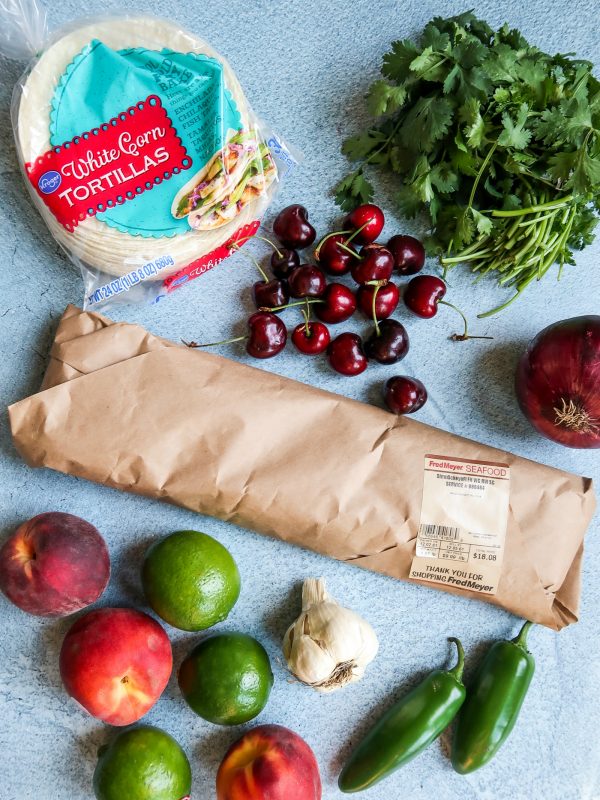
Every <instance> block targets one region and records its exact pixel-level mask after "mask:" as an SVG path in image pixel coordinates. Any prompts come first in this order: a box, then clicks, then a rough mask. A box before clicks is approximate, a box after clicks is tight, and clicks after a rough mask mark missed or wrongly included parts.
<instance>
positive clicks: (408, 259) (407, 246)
mask: <svg viewBox="0 0 600 800" xmlns="http://www.w3.org/2000/svg"><path fill="white" fill-rule="evenodd" d="M386 247H387V249H388V250H389V251H390V253H391V254H392V257H393V259H394V267H395V269H397V270H398V272H399V273H400V275H415V274H416V273H417V272H420V271H421V270H422V269H423V264H424V263H425V248H424V247H423V245H422V244H421V242H420V241H419V240H418V239H415V237H414V236H407V235H400V234H398V235H397V236H392V238H391V239H390V240H389V242H388V243H387V244H386Z"/></svg>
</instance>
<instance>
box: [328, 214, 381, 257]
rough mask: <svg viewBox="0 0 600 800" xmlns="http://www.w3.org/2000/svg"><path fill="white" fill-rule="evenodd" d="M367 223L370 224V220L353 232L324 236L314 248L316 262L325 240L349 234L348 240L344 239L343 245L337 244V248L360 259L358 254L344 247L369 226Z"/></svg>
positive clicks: (341, 243) (340, 232)
mask: <svg viewBox="0 0 600 800" xmlns="http://www.w3.org/2000/svg"><path fill="white" fill-rule="evenodd" d="M369 222H371V220H370V219H368V220H367V221H366V222H365V223H364V225H361V226H360V228H357V229H356V230H355V231H334V232H333V233H328V234H327V236H324V237H323V238H322V239H321V241H320V242H319V244H318V245H317V246H316V247H315V258H316V259H317V261H318V260H319V253H320V252H321V248H322V247H323V245H324V244H325V242H326V241H327V239H331V237H332V236H346V235H347V234H350V235H349V236H348V238H347V239H346V242H345V243H343V242H338V247H341V248H342V249H343V250H346V251H347V252H348V253H350V254H351V255H353V256H355V257H356V258H358V259H360V256H359V255H358V253H356V252H355V251H354V250H351V249H350V248H349V247H346V245H347V244H350V242H351V241H352V239H354V237H355V236H358V234H359V233H360V232H361V231H362V230H363V229H364V228H366V227H367V225H368V224H369Z"/></svg>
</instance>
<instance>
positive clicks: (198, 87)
mask: <svg viewBox="0 0 600 800" xmlns="http://www.w3.org/2000/svg"><path fill="white" fill-rule="evenodd" d="M151 95H157V96H158V97H159V98H160V101H161V104H162V107H163V108H164V110H165V112H166V115H167V118H168V120H169V121H170V123H171V127H172V129H173V130H174V133H175V135H176V137H177V140H178V144H180V145H181V147H182V148H183V149H184V150H185V151H186V153H187V156H188V158H187V159H185V161H184V162H183V164H182V167H178V168H176V169H174V170H173V172H172V173H169V174H168V175H165V178H167V177H168V179H165V180H163V181H162V182H159V181H158V180H156V182H155V184H153V185H152V191H144V192H143V193H140V194H139V195H138V196H136V197H134V199H133V200H132V201H131V202H125V203H122V204H114V206H113V207H111V208H106V209H105V210H103V211H101V212H98V213H97V214H96V217H97V218H98V219H99V220H102V221H103V222H105V223H106V224H107V225H110V226H112V227H115V228H118V229H119V230H121V231H124V232H127V233H130V234H132V235H138V236H149V237H162V236H175V235H177V234H182V233H186V232H189V230H190V226H189V224H188V221H187V219H186V218H185V217H181V218H176V217H175V216H174V215H173V213H172V205H173V202H174V198H175V197H176V195H177V193H178V192H179V191H180V190H181V188H182V187H183V186H184V185H185V184H186V183H187V182H188V181H189V180H190V178H191V177H192V176H193V175H194V174H195V173H197V172H198V171H199V170H201V169H202V168H203V167H204V166H205V165H206V164H207V163H208V162H209V160H210V159H211V158H213V157H214V156H215V154H216V153H217V152H218V151H220V150H221V149H222V148H223V147H224V145H225V144H226V142H227V141H228V140H229V139H230V138H231V137H232V136H234V134H236V133H237V132H238V131H240V129H241V127H242V121H241V117H240V113H239V111H238V109H237V106H236V104H235V102H234V100H233V98H232V96H231V94H230V92H229V91H228V90H227V88H226V86H225V83H224V76H223V66H222V64H221V63H220V62H219V61H218V60H217V59H214V58H210V57H209V56H205V55H198V54H195V53H178V52H174V51H171V50H162V51H161V52H158V51H155V50H146V49H143V48H133V49H127V50H119V51H115V50H112V49H111V48H110V47H107V46H106V45H105V44H103V43H102V42H100V41H97V40H95V41H92V42H90V44H89V45H87V46H86V47H85V48H84V49H83V50H82V51H81V53H80V54H79V55H78V56H77V57H76V58H75V59H74V60H73V61H72V62H71V64H70V65H69V68H68V69H67V71H66V72H65V73H64V75H63V76H62V78H61V80H60V82H59V84H58V87H57V89H56V91H55V93H54V98H53V101H52V112H51V119H50V141H51V144H52V145H53V146H60V145H62V144H63V143H64V142H69V141H71V140H73V139H75V138H77V137H80V136H81V135H82V133H83V132H84V131H93V130H94V129H96V128H100V127H101V126H103V125H104V126H106V123H108V122H109V120H112V119H114V118H118V115H119V114H121V113H122V112H123V110H124V109H126V108H128V107H135V106H136V105H138V104H140V105H141V102H142V101H145V100H146V99H147V98H148V97H149V96H151ZM165 144H167V143H165ZM167 146H168V144H167ZM101 157H102V154H99V156H98V157H96V161H98V160H99V159H101ZM148 158H150V159H151V161H150V162H147V163H149V164H150V167H149V168H151V167H155V166H156V164H154V163H151V162H152V158H153V157H152V155H149V156H148ZM154 160H156V159H154ZM49 174H50V173H46V175H45V178H44V180H45V183H44V184H43V186H41V187H40V190H41V191H46V188H45V187H46V186H51V180H50V178H49V177H48V175H49ZM51 177H52V176H51ZM98 177H101V173H100V172H99V173H98Z"/></svg>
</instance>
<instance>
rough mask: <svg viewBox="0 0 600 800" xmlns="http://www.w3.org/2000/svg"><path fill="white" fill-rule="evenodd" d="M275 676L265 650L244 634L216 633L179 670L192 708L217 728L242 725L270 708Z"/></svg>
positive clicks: (181, 687)
mask: <svg viewBox="0 0 600 800" xmlns="http://www.w3.org/2000/svg"><path fill="white" fill-rule="evenodd" d="M272 686H273V673H272V671H271V663H270V661H269V656H268V655H267V652H266V650H265V648H264V647H263V646H262V644H261V643H260V642H257V641H256V639H253V638H252V636H247V635H246V634H245V633H217V634H215V635H214V636H210V637H209V638H208V639H205V640H204V641H203V642H200V644H199V645H198V646H197V647H195V648H194V649H193V650H192V652H191V653H190V654H189V655H188V656H187V658H186V659H185V660H184V662H183V664H182V665H181V667H180V669H179V688H180V689H181V692H182V694H183V696H184V697H185V699H186V700H187V702H188V704H189V705H190V706H191V708H192V709H193V710H194V711H195V712H196V714H198V715H199V716H201V717H203V718H204V719H206V720H208V721H209V722H215V723H217V725H240V724H241V723H242V722H248V720H251V719H254V717H256V716H257V715H258V714H260V712H261V711H262V710H263V708H264V707H265V706H266V704H267V700H268V699H269V694H270V692H271V687H272Z"/></svg>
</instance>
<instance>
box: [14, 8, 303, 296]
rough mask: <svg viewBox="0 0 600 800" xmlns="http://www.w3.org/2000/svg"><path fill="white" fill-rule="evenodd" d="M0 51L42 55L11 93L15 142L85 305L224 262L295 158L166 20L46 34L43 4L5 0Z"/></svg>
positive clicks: (178, 280) (112, 20) (235, 87)
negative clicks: (77, 276)
mask: <svg viewBox="0 0 600 800" xmlns="http://www.w3.org/2000/svg"><path fill="white" fill-rule="evenodd" d="M0 52H1V53H3V54H5V55H7V56H9V57H12V58H24V59H27V58H29V59H33V60H31V62H30V63H29V65H28V67H27V69H26V71H25V74H24V75H23V77H22V79H21V81H20V82H19V84H18V85H17V86H16V88H15V93H14V99H13V128H14V133H15V141H16V146H17V152H18V156H19V161H20V163H21V165H22V167H23V173H24V176H25V181H26V183H27V185H28V187H29V189H30V192H31V196H32V198H33V201H34V203H35V205H36V206H37V208H38V209H39V211H40V213H41V215H42V217H43V218H44V220H45V222H46V224H47V226H48V228H49V230H50V232H51V233H52V235H53V236H54V238H55V239H56V241H57V242H58V243H59V244H60V245H61V246H62V247H63V249H64V250H65V251H66V253H67V254H68V255H69V257H70V258H71V260H72V261H73V262H74V263H76V264H77V265H78V266H79V267H80V269H81V272H82V275H83V278H84V281H85V302H84V304H85V306H86V307H94V308H99V307H103V308H107V307H109V306H111V305H114V304H115V303H131V302H157V301H158V300H160V299H162V298H163V297H165V296H166V295H168V294H169V293H170V292H171V291H173V290H174V289H175V288H177V287H179V286H182V285H183V284H184V283H187V282H188V281H190V280H192V279H194V278H196V277H198V276H199V275H202V274H203V273H204V272H206V271H207V270H209V269H211V268H212V267H214V266H216V265H217V264H218V263H220V262H221V261H222V260H223V259H224V258H226V257H227V256H228V255H230V254H231V253H232V252H233V251H234V250H235V249H237V248H239V247H240V246H242V245H243V243H244V242H245V241H247V240H248V239H249V238H250V237H251V236H253V235H254V234H255V233H256V231H257V229H258V226H259V224H260V219H261V216H262V215H263V213H264V211H265V209H266V207H267V206H268V204H269V203H270V201H271V199H272V197H273V195H274V193H275V191H276V190H277V188H278V186H279V185H280V183H281V181H282V180H283V179H284V178H285V177H286V175H287V174H288V173H289V172H290V171H291V170H292V169H293V168H294V166H295V165H296V164H297V163H298V159H299V155H298V153H297V152H296V151H294V150H292V149H291V148H290V147H289V146H288V145H287V144H286V143H285V142H284V141H283V140H282V139H281V138H280V137H279V136H277V135H275V134H274V133H273V132H272V131H271V130H270V129H269V128H268V126H266V125H265V124H264V123H262V122H261V121H259V120H258V119H257V117H256V116H255V115H254V114H253V113H252V110H251V108H250V106H249V105H248V101H247V100H246V97H245V95H244V92H243V90H242V87H241V86H240V84H239V82H238V79H237V78H236V76H235V74H234V73H233V71H232V69H231V67H230V66H229V64H228V63H227V62H226V61H225V60H224V59H223V58H221V56H220V55H219V54H218V53H216V52H215V51H214V50H213V49H212V47H211V46H210V45H209V44H207V43H206V42H205V41H203V40H202V39H201V38H200V37H198V36H196V35H195V34H193V33H189V32H187V31H184V30H181V28H180V27H179V26H178V25H176V24H173V23H170V22H167V21H165V20H163V19H158V18H155V17H150V16H146V15H135V16H131V15H130V16H110V17H105V18H97V19H84V20H76V21H75V22H74V23H72V24H71V25H69V26H68V28H65V29H62V30H60V31H57V32H54V33H53V34H52V35H48V32H47V27H46V18H45V12H44V9H43V7H41V6H40V5H39V0H2V3H1V4H0Z"/></svg>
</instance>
